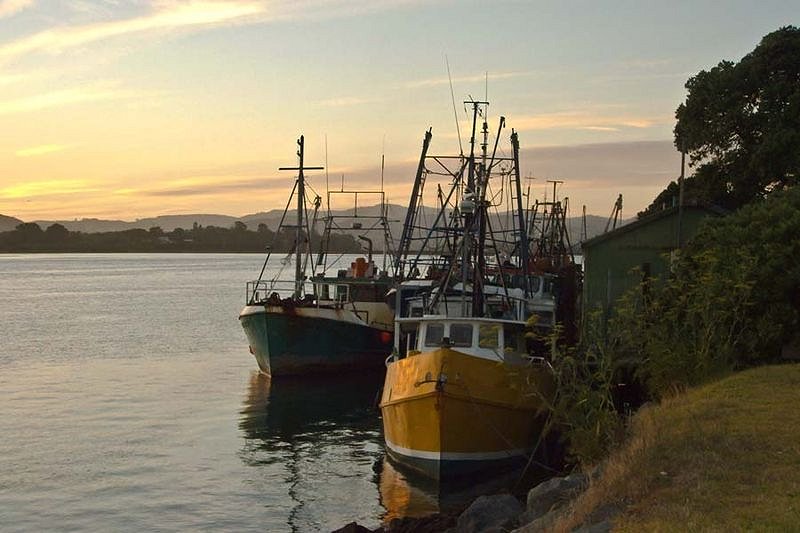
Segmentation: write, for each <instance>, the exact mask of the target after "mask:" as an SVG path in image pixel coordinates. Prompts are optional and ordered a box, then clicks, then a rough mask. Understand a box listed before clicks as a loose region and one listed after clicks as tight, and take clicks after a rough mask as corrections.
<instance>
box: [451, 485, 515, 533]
mask: <svg viewBox="0 0 800 533" xmlns="http://www.w3.org/2000/svg"><path fill="white" fill-rule="evenodd" d="M523 509H524V508H523V507H522V504H521V503H520V502H519V500H517V499H516V498H515V497H513V496H512V495H510V494H495V495H492V496H481V497H480V498H478V499H477V500H475V501H474V502H472V504H471V505H470V506H469V507H467V509H466V510H465V511H464V512H463V513H461V516H459V517H458V520H457V521H456V527H455V531H456V532H457V533H478V532H488V531H503V528H508V527H509V526H510V525H512V524H513V523H514V522H515V519H516V518H517V516H519V514H520V513H522V511H523Z"/></svg>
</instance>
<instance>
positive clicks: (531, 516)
mask: <svg viewBox="0 0 800 533" xmlns="http://www.w3.org/2000/svg"><path fill="white" fill-rule="evenodd" d="M587 486H588V477H587V476H586V475H584V474H579V473H576V474H570V475H568V476H564V477H554V478H552V479H549V480H547V481H544V482H542V483H540V484H538V485H536V486H535V487H533V488H532V489H531V490H530V491H528V495H527V501H525V502H521V501H520V500H519V499H517V498H516V497H515V496H513V495H511V494H508V493H502V494H493V495H488V496H480V497H478V498H476V499H475V500H474V501H473V502H472V503H471V504H470V505H469V507H467V508H466V509H465V510H464V511H463V512H461V513H460V514H457V515H456V514H452V515H450V514H434V515H431V516H426V517H422V518H397V519H394V520H392V521H391V522H389V523H388V524H386V525H384V526H382V527H379V528H378V529H375V530H371V529H368V528H366V527H364V526H361V525H359V524H357V523H355V522H351V523H350V524H347V525H346V526H344V527H343V528H341V529H338V530H336V531H335V532H334V533H411V532H414V533H434V532H437V533H438V532H446V533H500V532H508V531H511V532H515V533H536V532H539V531H548V530H550V529H551V528H552V527H553V526H554V525H555V523H556V522H557V520H558V519H559V518H561V517H562V515H563V514H564V513H565V511H566V509H568V507H569V505H568V504H569V503H570V502H571V501H572V500H574V499H575V498H576V497H577V496H579V495H580V494H582V493H583V491H584V490H585V489H586V487H587ZM614 514H616V509H611V508H609V509H600V510H598V511H597V512H596V513H594V515H593V516H590V517H589V520H588V522H587V523H588V525H585V526H582V527H580V528H579V529H577V531H580V532H582V533H589V532H591V533H602V532H606V531H611V522H610V519H611V518H612V517H613V516H614Z"/></svg>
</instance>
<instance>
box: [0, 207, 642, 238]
mask: <svg viewBox="0 0 800 533" xmlns="http://www.w3.org/2000/svg"><path fill="white" fill-rule="evenodd" d="M379 211H380V206H378V205H372V206H363V207H359V208H358V216H359V217H374V216H378V215H379ZM331 213H332V214H333V215H336V216H352V215H353V209H352V208H350V209H342V210H332V211H331ZM326 214H327V211H324V210H322V211H321V212H320V213H319V215H318V216H319V223H318V224H319V225H318V226H317V227H318V231H321V230H322V227H323V226H322V218H323V217H324V216H325V215H326ZM436 214H437V209H435V208H433V207H424V208H423V210H422V213H421V215H420V219H421V220H422V221H426V222H427V223H433V221H434V219H435V217H436ZM282 215H283V211H282V210H279V209H274V210H272V211H266V212H259V213H253V214H250V215H245V216H242V217H233V216H229V215H216V214H195V215H161V216H157V217H150V218H140V219H138V220H135V221H133V222H128V221H124V220H102V219H96V218H84V219H79V220H78V219H75V220H36V221H35V222H36V223H37V224H39V226H41V228H42V229H46V228H47V227H48V226H50V225H52V224H55V223H59V224H61V225H63V226H64V227H66V228H67V229H68V230H70V231H81V232H84V233H100V232H107V231H124V230H129V229H150V228H152V227H155V226H158V227H160V228H161V229H162V230H164V231H165V232H170V231H173V230H174V229H176V228H183V229H191V228H192V226H193V225H194V224H195V223H197V224H199V225H201V226H205V227H207V226H218V227H223V228H229V227H231V226H233V224H234V223H235V222H242V223H244V224H246V225H247V227H248V228H249V229H251V230H255V229H256V228H258V225H259V224H266V225H267V227H268V228H269V229H271V230H273V231H274V230H275V229H276V228H277V227H278V224H279V223H280V220H281V216H282ZM286 216H287V220H286V224H291V223H292V221H293V219H294V217H295V212H294V211H289V212H288V213H287V214H286ZM405 216H406V208H405V206H402V205H397V204H389V205H388V217H389V227H390V228H391V231H392V236H393V237H394V239H395V241H397V240H398V239H399V238H400V234H401V233H402V229H403V222H404V220H405ZM21 222H22V221H21V220H18V219H16V218H13V217H5V216H2V215H0V231H9V230H13V229H14V228H15V227H16V225H17V224H20V223H21ZM627 222H629V220H626V221H623V222H622V223H621V224H625V223H627ZM347 223H352V222H348V221H347V219H344V220H343V221H342V224H345V225H346V224H347ZM369 223H370V222H369V220H365V221H363V222H362V226H363V227H364V228H366V227H367V226H368V224H369ZM606 223H607V219H606V218H605V217H601V216H596V215H587V216H586V237H587V238H589V239H590V238H592V237H594V236H596V235H599V234H601V233H603V231H604V230H605V226H606ZM621 224H618V225H621ZM567 226H568V229H569V232H570V237H571V240H572V244H573V245H575V244H577V243H578V242H580V240H581V233H582V227H583V221H582V219H581V217H570V218H568V219H567ZM377 242H378V241H377V240H376V245H377Z"/></svg>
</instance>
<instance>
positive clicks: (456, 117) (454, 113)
mask: <svg viewBox="0 0 800 533" xmlns="http://www.w3.org/2000/svg"><path fill="white" fill-rule="evenodd" d="M444 63H445V65H447V80H448V81H449V82H450V98H451V99H452V100H453V118H454V119H455V120H456V133H457V134H458V151H459V153H460V154H461V155H464V147H463V146H462V145H461V128H460V127H459V125H458V111H456V95H455V93H454V92H453V77H452V76H451V75H450V61H448V59H447V54H445V55H444Z"/></svg>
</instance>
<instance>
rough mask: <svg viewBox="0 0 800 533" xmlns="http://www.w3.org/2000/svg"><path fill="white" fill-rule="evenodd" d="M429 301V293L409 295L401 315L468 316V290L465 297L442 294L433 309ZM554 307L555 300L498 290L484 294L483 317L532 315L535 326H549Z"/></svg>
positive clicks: (526, 317) (469, 313)
mask: <svg viewBox="0 0 800 533" xmlns="http://www.w3.org/2000/svg"><path fill="white" fill-rule="evenodd" d="M429 300H430V295H429V294H419V295H415V296H414V297H412V298H410V299H409V305H408V307H407V311H406V313H407V314H405V316H408V317H414V316H422V315H423V314H438V315H445V316H462V317H470V316H472V298H471V296H470V295H469V293H468V294H467V297H466V298H464V295H462V294H461V293H447V294H444V295H442V297H441V298H439V300H438V302H437V304H436V305H437V309H436V310H430V309H429V303H430V301H429ZM554 310H555V301H554V300H553V299H552V298H541V297H533V298H531V297H528V298H525V297H522V296H517V295H511V294H509V295H506V294H503V293H502V292H500V291H498V292H496V293H485V294H484V316H486V317H487V318H498V319H504V320H523V321H526V320H528V319H529V318H530V317H531V316H532V315H536V316H537V318H538V320H537V325H539V326H540V327H551V326H552V325H553V322H552V321H553V314H554Z"/></svg>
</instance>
